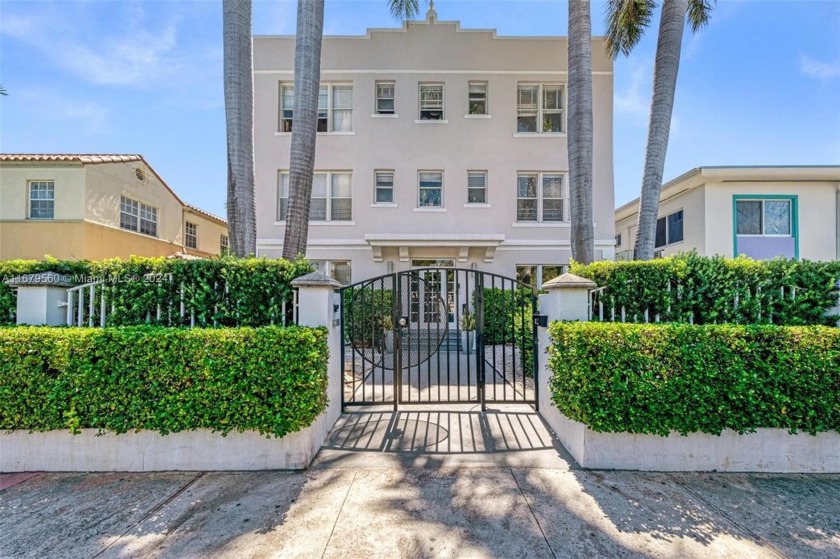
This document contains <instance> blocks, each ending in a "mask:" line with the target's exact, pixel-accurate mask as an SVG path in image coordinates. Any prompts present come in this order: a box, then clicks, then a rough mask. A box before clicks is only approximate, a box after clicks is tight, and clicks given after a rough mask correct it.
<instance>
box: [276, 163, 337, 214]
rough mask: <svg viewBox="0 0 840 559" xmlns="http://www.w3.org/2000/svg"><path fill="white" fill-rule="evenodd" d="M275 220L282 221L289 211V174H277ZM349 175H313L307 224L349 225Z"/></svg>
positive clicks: (285, 172)
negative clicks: (341, 222) (322, 222)
mask: <svg viewBox="0 0 840 559" xmlns="http://www.w3.org/2000/svg"><path fill="white" fill-rule="evenodd" d="M278 180H279V188H278V193H277V220H278V221H285V220H286V215H287V212H288V207H289V173H288V171H281V172H280V174H279V179H278ZM352 202H353V200H352V188H351V181H350V173H349V172H346V171H343V172H339V171H329V172H324V171H316V172H315V173H314V174H313V175H312V199H311V201H310V205H309V220H310V221H351V220H352V218H353V210H352V207H353V204H352Z"/></svg>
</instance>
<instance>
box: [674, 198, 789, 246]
mask: <svg viewBox="0 0 840 559" xmlns="http://www.w3.org/2000/svg"><path fill="white" fill-rule="evenodd" d="M735 207H736V210H737V212H736V216H735V220H736V224H737V234H738V235H756V236H757V235H761V236H765V237H770V236H779V237H790V236H791V235H792V231H793V228H792V226H791V224H792V212H791V200H790V199H781V200H779V199H772V200H762V199H755V200H737V201H736V202H735ZM657 225H658V223H657ZM657 232H658V228H657ZM657 238H658V235H657Z"/></svg>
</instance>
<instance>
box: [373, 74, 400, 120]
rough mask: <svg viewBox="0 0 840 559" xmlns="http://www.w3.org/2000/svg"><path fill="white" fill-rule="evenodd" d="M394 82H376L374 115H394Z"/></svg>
mask: <svg viewBox="0 0 840 559" xmlns="http://www.w3.org/2000/svg"><path fill="white" fill-rule="evenodd" d="M395 87H396V84H395V83H394V82H376V114H378V115H392V114H394V112H395V111H394V89H395Z"/></svg>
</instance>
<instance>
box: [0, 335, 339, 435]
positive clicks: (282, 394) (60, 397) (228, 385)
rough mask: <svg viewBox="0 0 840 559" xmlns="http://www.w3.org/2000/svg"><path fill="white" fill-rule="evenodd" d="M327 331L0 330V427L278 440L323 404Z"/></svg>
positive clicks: (307, 420) (310, 418)
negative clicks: (246, 434) (193, 432)
mask: <svg viewBox="0 0 840 559" xmlns="http://www.w3.org/2000/svg"><path fill="white" fill-rule="evenodd" d="M326 368H327V342H326V331H325V330H324V329H319V328H303V327H289V328H279V327H266V328H229V329H200V328H194V329H185V328H162V327H155V326H140V327H123V328H104V329H100V328H48V327H47V328H45V327H23V326H22V327H16V328H0V429H4V430H6V429H27V430H33V431H47V430H53V429H71V430H72V431H74V432H77V431H78V429H80V428H96V429H102V430H107V431H113V432H115V433H125V432H127V431H130V430H136V429H149V430H153V431H158V432H160V433H161V434H164V435H165V434H167V433H171V432H177V431H185V430H190V429H199V428H207V429H211V430H213V431H218V432H220V433H222V434H223V435H224V434H227V433H229V432H231V431H245V430H255V431H259V432H260V433H262V434H266V435H275V436H277V437H282V436H283V435H285V434H287V433H291V432H294V431H298V430H300V429H302V428H304V427H307V426H309V425H310V424H311V423H312V422H313V421H314V420H315V418H316V417H317V416H318V415H320V414H321V412H323V411H324V409H325V407H326V388H327V376H326Z"/></svg>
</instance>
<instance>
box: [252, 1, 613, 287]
mask: <svg viewBox="0 0 840 559" xmlns="http://www.w3.org/2000/svg"><path fill="white" fill-rule="evenodd" d="M592 53H593V63H592V66H593V91H594V100H593V101H594V169H595V170H594V208H595V209H594V214H595V215H594V221H595V238H596V241H595V245H596V255H597V257H598V258H603V259H611V258H612V257H613V254H614V246H613V245H614V233H613V220H612V213H613V167H612V139H613V133H612V96H613V75H612V62H611V60H610V58H609V57H608V56H607V55H606V54H605V52H604V48H603V40H602V39H593V48H592ZM567 69H568V63H567V41H566V38H565V37H499V36H497V35H496V34H495V32H494V31H489V30H463V29H461V28H460V26H459V24H458V23H457V22H443V21H438V20H437V17H436V13H435V12H434V11H430V12H429V13H428V14H427V17H426V20H425V21H416V22H407V23H405V24H404V25H403V27H402V28H401V29H377V30H369V31H368V33H367V34H366V35H364V36H343V37H330V36H327V37H324V39H323V46H322V62H321V98H320V115H319V116H320V119H319V123H318V130H319V133H318V136H317V143H316V146H317V148H316V157H315V179H314V182H313V194H312V209H311V214H310V225H309V243H308V247H307V254H306V256H307V257H308V258H309V259H310V260H313V261H315V262H316V264H318V265H319V266H320V267H321V268H322V269H324V270H325V271H327V272H329V273H331V274H333V275H334V276H335V277H336V278H337V279H339V281H341V282H343V283H345V284H346V283H350V282H355V281H360V280H364V279H367V278H370V277H374V276H378V275H381V274H385V273H390V272H393V271H400V270H404V269H408V268H411V267H419V266H429V265H440V266H457V267H463V268H477V269H481V270H486V271H491V272H495V273H499V274H502V275H506V276H513V275H515V274H517V273H519V275H520V277H525V276H526V275H529V274H530V276H531V278H530V279H532V280H534V281H545V280H547V279H550V276H551V275H553V274H555V273H557V272H558V271H559V270H560V269H561V267H562V266H564V265H566V264H568V262H569V259H570V257H571V250H570V243H569V237H570V223H569V219H570V213H569V184H568V180H569V176H568V168H569V163H568V149H567V137H566V116H567V98H568V95H567V88H566V82H567V78H568V72H567ZM293 80H294V37H290V36H283V37H255V38H254V82H255V83H254V85H255V146H256V147H255V150H256V190H257V191H256V201H257V253H258V255H259V256H267V257H279V256H280V255H281V253H282V246H283V236H284V227H285V221H284V220H285V211H286V202H287V200H288V169H289V148H290V143H291V128H292V125H293V117H294V115H293V114H292V108H293V96H294V83H293Z"/></svg>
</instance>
